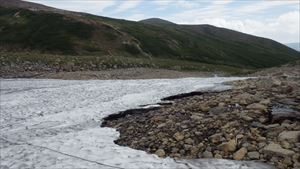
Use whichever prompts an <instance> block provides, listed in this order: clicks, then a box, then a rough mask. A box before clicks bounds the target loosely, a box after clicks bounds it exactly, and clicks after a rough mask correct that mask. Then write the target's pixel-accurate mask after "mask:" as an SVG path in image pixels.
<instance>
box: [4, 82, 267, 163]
mask: <svg viewBox="0 0 300 169" xmlns="http://www.w3.org/2000/svg"><path fill="white" fill-rule="evenodd" d="M236 79H238V78H185V79H153V80H106V81H103V80H88V81H67V80H34V79H1V119H0V120H1V121H0V122H1V125H0V127H1V138H0V148H1V163H0V165H1V166H0V168H38V169H40V168H51V169H55V168H57V169H58V168H59V169H62V168H68V169H71V168H101V169H102V168H103V169H112V168H128V169H129V168H130V169H133V168H166V169H169V168H172V169H173V168H182V169H184V168H205V169H218V168H220V169H225V168H230V169H235V168H236V169H237V168H268V167H267V166H265V165H263V164H260V163H245V162H242V163H238V162H234V161H229V160H191V161H187V160H186V161H176V160H173V159H171V158H166V159H161V158H158V157H157V156H155V155H151V154H147V153H145V152H143V151H139V150H134V149H131V148H128V147H121V146H118V145H116V144H114V142H113V141H114V140H115V139H117V137H118V135H119V133H118V132H116V130H114V129H111V128H101V127H100V124H101V119H102V118H103V117H105V116H107V115H109V114H112V113H116V112H118V111H122V110H126V109H130V108H137V107H138V106H139V105H145V104H151V103H156V102H159V101H160V99H161V98H163V97H166V96H170V95H174V94H179V93H184V92H191V91H195V90H207V89H220V88H224V86H222V85H220V83H221V82H225V81H230V80H236Z"/></svg>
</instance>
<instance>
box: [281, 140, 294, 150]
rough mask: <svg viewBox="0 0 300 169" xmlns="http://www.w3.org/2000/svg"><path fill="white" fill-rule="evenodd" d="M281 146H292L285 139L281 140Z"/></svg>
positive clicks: (287, 147) (288, 147)
mask: <svg viewBox="0 0 300 169" xmlns="http://www.w3.org/2000/svg"><path fill="white" fill-rule="evenodd" d="M281 146H282V147H283V148H286V149H290V148H292V146H291V144H290V143H289V142H287V141H282V142H281Z"/></svg>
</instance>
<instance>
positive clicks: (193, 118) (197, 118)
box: [191, 115, 202, 121]
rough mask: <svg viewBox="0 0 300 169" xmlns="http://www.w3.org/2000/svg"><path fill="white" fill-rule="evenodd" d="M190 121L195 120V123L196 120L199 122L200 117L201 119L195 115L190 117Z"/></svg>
mask: <svg viewBox="0 0 300 169" xmlns="http://www.w3.org/2000/svg"><path fill="white" fill-rule="evenodd" d="M191 119H192V120H195V121H198V120H201V119H202V117H201V116H197V115H192V116H191Z"/></svg>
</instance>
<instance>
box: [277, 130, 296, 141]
mask: <svg viewBox="0 0 300 169" xmlns="http://www.w3.org/2000/svg"><path fill="white" fill-rule="evenodd" d="M278 140H279V141H283V140H287V141H291V142H300V131H283V132H281V133H280V134H279V135H278Z"/></svg>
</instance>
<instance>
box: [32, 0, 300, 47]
mask: <svg viewBox="0 0 300 169" xmlns="http://www.w3.org/2000/svg"><path fill="white" fill-rule="evenodd" d="M28 1H31V2H37V3H41V4H45V5H48V6H52V7H57V8H61V9H66V10H72V11H80V12H87V13H92V14H96V15H101V16H107V17H113V18H120V19H127V20H133V21H139V20H142V19H146V18H153V17H156V18H162V19H166V20H169V21H171V22H174V23H178V24H211V25H215V26H219V27H225V28H229V29H234V30H237V31H241V32H244V33H249V34H253V35H257V36H262V37H266V38H271V39H274V40H276V41H279V42H281V43H291V42H299V41H300V39H299V36H300V35H299V31H300V30H299V29H300V28H299V27H300V23H299V20H300V18H299V17H300V16H299V15H300V13H299V10H300V2H299V0H264V1H263V0H211V1H208V0H28Z"/></svg>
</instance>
